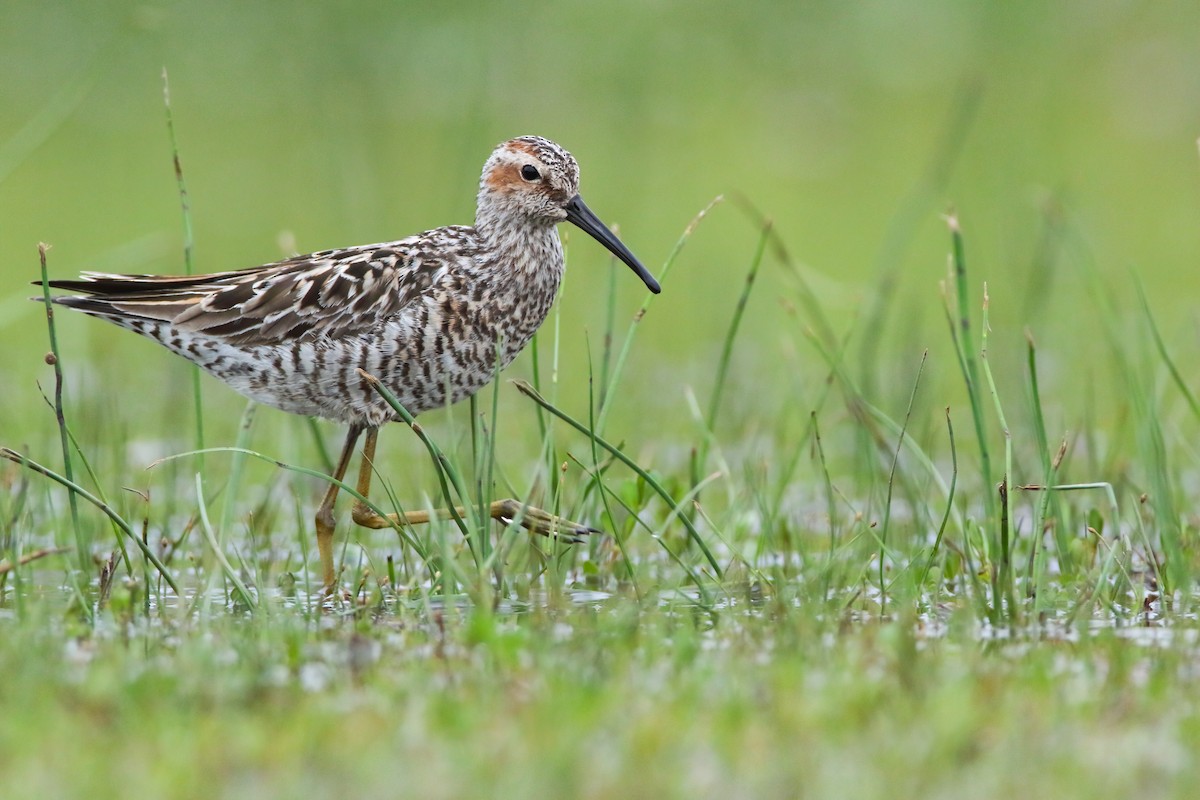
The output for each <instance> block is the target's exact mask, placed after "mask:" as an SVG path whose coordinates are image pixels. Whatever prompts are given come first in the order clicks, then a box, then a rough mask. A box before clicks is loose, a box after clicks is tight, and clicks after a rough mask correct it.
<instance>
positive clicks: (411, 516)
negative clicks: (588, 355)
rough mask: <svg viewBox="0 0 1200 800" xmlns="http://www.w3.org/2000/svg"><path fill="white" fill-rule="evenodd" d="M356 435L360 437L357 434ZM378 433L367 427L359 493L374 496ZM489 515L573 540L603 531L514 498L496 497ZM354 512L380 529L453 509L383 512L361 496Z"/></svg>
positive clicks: (361, 520)
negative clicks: (372, 477)
mask: <svg viewBox="0 0 1200 800" xmlns="http://www.w3.org/2000/svg"><path fill="white" fill-rule="evenodd" d="M355 436H356V437H357V434H355ZM378 437H379V429H378V428H367V440H366V442H364V443H363V454H362V463H361V464H360V465H359V468H358V487H357V488H358V493H359V494H360V495H362V496H363V497H370V494H371V473H372V471H373V469H374V464H375V441H376V439H377V438H378ZM453 513H454V514H458V516H459V517H465V516H466V514H467V511H466V509H464V508H462V507H461V506H457V507H455V509H454V512H453ZM488 515H489V516H490V517H491V518H492V519H498V520H502V521H503V522H506V523H511V522H513V521H516V522H517V523H518V524H520V525H521V527H523V528H525V529H527V530H531V531H533V532H534V533H540V534H542V535H543V536H553V537H555V538H557V539H562V540H563V541H567V542H572V543H578V542H582V541H583V537H584V536H586V535H587V534H589V533H599V532H600V531H599V530H597V529H596V528H592V527H589V526H587V525H581V524H579V523H578V522H571V521H570V520H566V519H563V518H562V517H556V516H554V515H553V514H551V513H549V512H548V511H543V510H542V509H540V508H534V507H533V506H527V505H523V504H522V503H521V502H519V501H517V500H512V499H508V500H496V501H495V502H493V503H492V504H491V505H490V506H488ZM352 516H353V518H354V522H355V523H356V524H358V525H361V526H362V527H364V528H374V529H379V528H391V527H393V526H396V525H422V524H425V523H427V522H430V521H431V520H434V519H451V518H452V517H453V514H452V513H451V511H450V509H447V508H443V509H438V510H436V511H433V512H430V511H409V512H408V513H406V514H388V515H386V516H381V515H379V514H376V513H375V512H374V511H372V510H371V509H370V508H368V507H367V506H365V505H363V503H362V501H361V500H356V501H355V503H354V511H353V512H352Z"/></svg>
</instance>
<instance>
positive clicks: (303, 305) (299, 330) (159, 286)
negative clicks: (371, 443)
mask: <svg viewBox="0 0 1200 800" xmlns="http://www.w3.org/2000/svg"><path fill="white" fill-rule="evenodd" d="M441 232H442V234H443V236H444V235H446V232H447V230H446V229H442V231H441ZM456 233H458V232H457V231H456ZM463 235H465V231H464V233H463ZM422 241H423V239H422V236H421V235H418V236H414V237H412V238H410V239H403V240H400V241H397V242H388V243H385V244H376V245H363V246H361V247H352V248H346V249H342V250H325V251H322V252H319V253H311V254H309V255H305V256H296V257H294V258H290V259H287V260H285V261H280V262H277V263H274V264H267V265H264V266H261V267H255V268H254V269H248V270H240V271H237V272H224V273H215V274H211V275H197V276H191V277H184V276H179V277H174V276H173V277H159V276H147V275H108V274H101V273H88V274H85V276H84V278H83V279H82V280H79V281H54V282H52V284H51V285H53V286H55V287H56V288H64V289H72V290H75V291H83V292H86V293H88V294H89V295H91V297H88V298H86V299H87V301H88V302H89V303H90V304H95V303H103V304H104V305H105V306H107V307H108V308H110V309H111V311H110V312H108V313H112V312H116V313H118V314H120V315H123V316H134V317H143V318H149V319H158V320H163V321H167V322H170V323H171V324H172V325H174V326H175V327H177V328H180V329H181V330H187V331H192V332H195V333H200V334H207V335H209V336H213V337H216V338H220V339H223V340H225V341H227V342H229V343H231V344H238V345H242V346H254V345H265V344H276V343H279V342H281V341H289V340H295V339H300V338H318V337H324V336H328V337H333V338H341V337H345V336H353V335H355V334H357V333H359V332H363V333H365V332H368V331H370V330H372V329H373V328H375V327H376V326H377V325H378V324H379V323H380V322H381V321H382V320H385V319H387V318H388V317H391V316H393V315H395V314H398V313H400V312H401V310H402V309H404V308H405V307H406V306H408V305H409V304H410V303H411V302H412V301H413V300H415V299H416V298H417V297H419V296H421V295H422V294H423V293H425V292H428V291H430V289H431V287H432V286H433V285H434V283H435V282H436V281H438V280H439V279H440V278H441V277H442V276H443V275H444V274H445V272H446V264H445V261H444V259H441V258H438V257H437V256H436V249H430V248H426V247H422V246H421V245H422ZM81 299H82V298H81Z"/></svg>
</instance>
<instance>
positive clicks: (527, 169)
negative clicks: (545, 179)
mask: <svg viewBox="0 0 1200 800" xmlns="http://www.w3.org/2000/svg"><path fill="white" fill-rule="evenodd" d="M521 177H522V178H524V179H525V180H527V181H536V180H537V179H538V178H540V177H542V175H541V173H540V172H538V171H537V167H535V166H534V165H533V164H526V165H525V166H523V167H521Z"/></svg>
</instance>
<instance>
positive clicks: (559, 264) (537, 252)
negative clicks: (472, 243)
mask: <svg viewBox="0 0 1200 800" xmlns="http://www.w3.org/2000/svg"><path fill="white" fill-rule="evenodd" d="M475 230H476V231H477V232H478V233H479V236H480V237H481V238H482V239H483V241H484V243H485V244H486V246H487V249H488V250H489V251H491V252H492V253H494V254H495V256H496V257H497V258H498V259H499V261H500V262H501V263H500V264H498V265H497V266H500V267H502V268H504V269H508V270H512V271H515V272H520V273H526V274H527V275H528V276H529V277H530V278H536V279H541V280H546V279H551V280H553V282H554V283H555V284H557V283H558V280H559V279H560V278H561V277H562V272H563V250H562V242H561V241H559V238H558V230H557V229H556V227H555V226H554V225H553V224H547V223H546V222H545V221H542V220H533V219H530V218H529V217H524V216H492V215H489V214H486V213H480V214H478V215H477V216H476V219H475Z"/></svg>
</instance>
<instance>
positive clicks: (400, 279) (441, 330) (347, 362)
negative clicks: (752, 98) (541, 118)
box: [50, 136, 659, 590]
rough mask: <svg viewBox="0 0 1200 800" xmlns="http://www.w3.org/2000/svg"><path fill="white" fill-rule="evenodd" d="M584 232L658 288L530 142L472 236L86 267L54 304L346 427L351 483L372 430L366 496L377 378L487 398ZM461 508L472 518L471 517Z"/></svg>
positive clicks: (503, 154) (373, 519) (527, 514)
mask: <svg viewBox="0 0 1200 800" xmlns="http://www.w3.org/2000/svg"><path fill="white" fill-rule="evenodd" d="M564 221H565V222H571V223H573V224H575V225H577V226H579V227H580V228H582V229H583V230H584V231H586V232H587V233H588V234H589V235H591V236H592V237H594V238H595V239H596V240H597V241H599V242H600V243H601V244H602V245H604V246H605V247H606V248H608V250H610V251H611V252H612V253H613V254H614V255H615V256H616V257H617V258H619V259H621V260H622V261H623V262H625V263H626V264H627V265H629V267H630V268H631V269H632V270H633V271H634V272H635V273H636V274H637V276H638V277H639V278H641V279H642V281H643V282H644V283H645V284H646V287H647V288H648V289H649V290H650V291H652V292H655V293H657V292H658V291H659V286H658V283H657V282H656V281H655V280H654V278H653V277H652V276H651V275H650V273H649V272H648V271H647V270H646V268H645V267H643V266H642V264H641V263H640V262H639V261H638V260H637V258H636V257H634V255H633V254H632V253H631V252H630V251H629V249H628V248H626V247H625V245H624V244H622V243H621V241H620V240H619V239H618V238H617V237H616V236H615V235H613V233H612V232H611V231H610V230H609V229H608V228H607V227H605V225H604V224H603V223H602V222H601V221H600V219H599V218H598V217H597V216H596V215H595V214H594V213H592V211H591V210H590V209H589V208H588V207H587V206H586V205H585V204H584V202H583V200H582V199H581V198H580V196H579V166H578V164H576V162H575V159H574V157H572V156H571V154H570V153H568V152H567V151H566V150H564V149H563V148H562V147H560V146H559V145H557V144H555V143H554V142H551V141H549V140H547V139H543V138H541V137H537V136H522V137H519V138H516V139H511V140H509V141H507V142H504V143H503V144H501V145H500V146H498V147H497V148H496V149H495V151H494V152H493V153H492V155H491V157H490V158H488V160H487V163H485V164H484V166H483V175H482V177H481V179H480V181H479V194H478V205H477V208H476V213H475V224H474V225H473V226H462V225H452V226H449V227H445V228H436V229H434V230H431V231H426V232H424V233H419V234H417V235H415V236H410V237H408V238H407V239H401V240H399V241H395V242H386V243H383V244H370V245H363V246H360V247H348V248H344V249H340V250H323V251H321V252H319V253H312V254H310V255H303V256H295V257H293V258H288V259H286V260H284V261H279V262H276V263H274V264H266V265H264V266H261V267H253V268H251V269H244V270H238V271H234V272H218V273H214V274H209V275H194V276H154V275H111V274H105V273H96V272H85V273H83V275H81V276H80V279H79V280H55V281H51V282H50V285H51V286H52V287H54V288H56V289H65V290H69V291H74V292H79V293H80V294H75V295H60V296H57V297H55V298H54V302H55V303H58V304H59V305H64V306H67V307H69V308H75V309H78V310H80V311H83V312H84V313H87V314H90V315H92V316H95V317H100V318H102V319H106V320H109V321H110V322H114V323H116V324H117V325H120V326H122V327H124V328H128V329H130V330H132V331H135V332H137V333H140V334H142V335H143V336H147V337H149V338H151V339H153V340H155V341H157V342H159V343H160V344H162V345H164V346H165V347H167V348H168V349H169V350H171V351H172V352H175V353H178V354H179V355H181V356H183V357H184V358H186V359H188V360H189V361H193V362H195V363H196V364H199V365H200V366H201V367H203V368H204V369H205V370H207V371H208V372H209V373H211V374H212V375H213V376H215V377H216V378H218V379H220V380H222V381H224V382H225V383H226V384H228V385H229V386H231V387H232V388H233V389H235V390H237V391H238V392H240V393H242V394H243V395H245V396H246V397H249V398H250V399H252V400H255V401H257V402H259V403H263V404H265V405H268V406H273V407H275V408H279V409H282V410H284V411H289V412H291V413H293V414H305V415H311V416H317V417H324V418H325V419H330V420H336V421H340V422H344V423H347V424H348V425H349V432H348V433H347V435H346V441H345V444H344V445H343V447H342V451H341V455H340V457H339V458H338V461H337V466H336V467H335V469H334V471H333V477H334V478H335V480H336V481H341V480H342V478H343V476H344V475H345V473H346V469H347V467H348V465H349V462H350V457H351V455H352V453H353V450H354V446H355V444H356V443H357V441H358V439H359V436H360V435H361V434H362V433H363V432H364V431H365V432H366V442H365V444H364V446H363V456H362V463H361V466H360V468H359V473H358V492H359V494H361V495H363V496H364V497H365V496H367V494H368V492H369V491H370V485H371V471H372V461H373V459H374V457H375V442H376V437H377V435H378V433H379V426H380V425H382V424H383V423H385V422H388V421H390V420H393V419H395V412H394V411H393V409H392V408H391V407H390V406H389V405H387V403H385V402H384V401H383V399H382V398H381V397H380V396H379V394H378V393H377V392H376V391H375V390H374V389H372V387H371V385H370V382H369V381H368V380H367V379H366V378H364V377H363V373H367V374H369V375H372V376H375V377H376V378H378V379H379V380H380V381H381V382H382V384H383V385H384V386H386V387H388V389H390V390H391V392H392V393H393V394H395V396H396V397H397V398H398V399H399V400H400V402H401V404H403V405H404V407H405V408H407V409H408V410H409V411H410V412H411V413H413V414H419V413H420V412H422V411H427V410H429V409H433V408H437V407H439V406H443V405H446V404H447V403H453V402H455V401H457V400H461V399H463V398H465V397H468V396H470V395H472V394H474V393H475V392H477V391H479V389H481V388H482V387H483V386H485V385H486V384H487V383H488V382H489V381H490V380H491V379H492V377H493V376H494V375H495V374H496V370H497V369H498V368H503V367H504V366H507V365H508V364H509V362H511V361H512V360H513V358H515V357H516V355H517V354H518V353H519V352H521V350H522V349H523V348H524V347H525V345H526V344H528V343H529V340H530V339H531V338H532V337H533V334H534V332H535V331H537V329H538V327H539V326H540V325H541V324H542V321H543V320H544V319H545V318H546V315H547V313H549V311H550V306H551V305H552V303H553V302H554V297H555V294H556V293H557V291H558V286H559V283H560V281H561V279H562V274H563V251H562V245H561V243H560V241H559V238H558V232H557V230H556V228H555V225H556V223H559V222H564ZM337 495H338V485H337V483H331V484H330V485H329V489H328V490H327V491H326V492H325V496H324V499H323V500H322V501H321V505H320V506H319V507H318V509H317V514H316V528H317V545H318V550H319V552H320V557H321V567H322V572H323V579H324V585H325V587H326V589H328V590H332V588H333V587H334V586H335V584H336V582H337V577H336V573H335V571H334V558H333V532H334V515H333V508H334V502H335V501H336V499H337ZM460 513H461V512H460ZM491 515H492V517H493V518H497V519H504V520H509V521H511V520H513V519H514V518H519V519H520V522H521V524H522V525H524V526H525V527H526V528H529V529H530V530H535V531H537V532H539V533H546V534H552V533H558V532H562V533H563V534H564V535H566V536H567V537H568V538H573V537H577V536H578V535H580V534H583V533H587V532H590V531H592V530H593V529H591V528H588V527H586V526H583V525H579V524H577V523H573V522H568V521H566V520H561V519H559V518H557V517H554V516H553V515H551V514H548V513H547V512H544V511H541V510H539V509H536V508H530V507H525V506H523V505H522V504H521V503H520V502H517V501H514V500H500V501H497V502H495V503H493V504H492V506H491ZM429 517H430V515H429V514H428V513H425V512H410V513H408V514H406V515H403V516H402V517H400V518H398V516H397V515H395V514H392V515H389V516H387V517H381V516H379V515H377V514H376V513H374V512H373V511H371V510H370V509H369V508H368V507H367V506H365V505H363V504H362V503H361V502H356V503H355V505H354V511H353V519H354V521H355V522H356V523H358V524H359V525H363V526H366V527H371V528H382V527H387V526H390V525H393V524H402V523H422V522H427V521H429Z"/></svg>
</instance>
